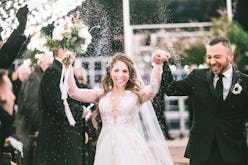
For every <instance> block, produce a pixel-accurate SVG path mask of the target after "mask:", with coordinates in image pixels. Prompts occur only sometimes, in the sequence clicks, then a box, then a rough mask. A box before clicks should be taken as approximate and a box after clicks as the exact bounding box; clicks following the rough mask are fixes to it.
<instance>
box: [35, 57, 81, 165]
mask: <svg viewBox="0 0 248 165" xmlns="http://www.w3.org/2000/svg"><path fill="white" fill-rule="evenodd" d="M61 72H62V64H61V63H60V62H59V61H57V60H54V62H53V64H52V66H51V67H49V68H48V69H47V70H46V72H45V74H44V76H43V77H42V80H41V85H40V98H41V100H40V126H39V136H38V148H37V159H36V164H37V165H81V164H82V144H83V142H84V132H83V127H82V125H81V124H82V119H81V115H82V111H81V107H80V105H79V104H78V105H76V103H75V102H74V103H72V102H71V101H70V100H69V101H68V103H69V105H70V109H71V111H72V113H73V116H74V119H75V120H76V125H75V126H74V127H73V126H70V125H69V122H68V120H67V117H66V114H65V109H64V104H63V101H62V99H61V92H60V88H59V83H60V77H61Z"/></svg>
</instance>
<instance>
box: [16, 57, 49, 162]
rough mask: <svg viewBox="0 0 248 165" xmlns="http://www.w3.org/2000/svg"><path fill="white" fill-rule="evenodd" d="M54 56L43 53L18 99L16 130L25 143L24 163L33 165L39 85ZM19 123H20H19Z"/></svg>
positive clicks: (24, 83) (37, 123)
mask: <svg viewBox="0 0 248 165" xmlns="http://www.w3.org/2000/svg"><path fill="white" fill-rule="evenodd" d="M52 62H53V56H52V55H50V54H43V55H41V57H40V58H39V59H38V61H37V65H36V66H35V67H34V71H33V72H32V73H31V74H30V75H29V76H28V78H27V80H25V81H24V82H23V83H22V86H21V89H20V92H19V97H18V101H17V103H18V104H17V105H18V112H17V114H16V132H17V135H19V136H20V140H21V141H22V142H23V145H24V150H23V152H24V158H23V164H24V165H33V160H34V158H35V154H34V153H35V144H36V137H37V134H38V125H39V113H40V110H39V89H40V88H39V86H40V82H41V79H42V77H43V75H44V73H45V71H46V69H47V68H48V67H49V66H50V65H51V64H52ZM17 123H18V124H17Z"/></svg>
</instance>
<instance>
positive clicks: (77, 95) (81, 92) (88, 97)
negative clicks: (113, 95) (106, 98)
mask: <svg viewBox="0 0 248 165" xmlns="http://www.w3.org/2000/svg"><path fill="white" fill-rule="evenodd" d="M68 69H69V76H68V93H69V96H70V97H71V98H73V99H75V100H78V101H82V102H95V101H96V100H97V98H98V96H99V95H100V94H101V91H100V90H95V89H85V88H78V87H77V85H76V81H75V78H74V73H73V67H72V66H71V65H70V66H69V68H68Z"/></svg>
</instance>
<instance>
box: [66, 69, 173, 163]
mask: <svg viewBox="0 0 248 165" xmlns="http://www.w3.org/2000/svg"><path fill="white" fill-rule="evenodd" d="M71 71H72V70H71ZM161 74H162V66H159V65H155V66H153V70H152V74H151V81H150V84H149V85H147V86H144V87H143V88H142V90H141V91H139V95H140V96H141V97H142V98H141V102H142V103H141V102H140V100H139V97H138V96H137V95H136V94H135V93H133V92H132V91H130V90H125V93H124V95H123V96H122V98H120V99H117V100H118V102H116V100H115V99H112V98H111V91H110V92H109V93H107V94H106V95H105V96H103V97H101V98H100V100H99V104H98V105H99V106H98V107H99V111H100V115H101V120H102V128H101V133H100V135H99V138H98V141H97V146H96V154H95V161H94V165H173V161H172V158H171V156H170V152H169V150H168V146H167V143H166V140H165V138H164V136H163V133H162V131H161V128H160V126H159V124H158V120H157V117H156V115H155V112H154V109H153V107H152V104H151V102H150V100H151V99H152V98H153V97H154V96H155V95H156V93H157V91H158V89H159V86H160V81H161ZM70 76H71V77H70V78H69V79H68V80H69V85H70V90H69V91H70V96H71V97H72V98H74V99H77V100H79V101H84V102H95V101H96V100H98V99H99V96H100V95H101V94H103V91H102V90H94V89H83V88H81V89H78V88H77V87H76V85H75V80H74V78H73V74H70ZM140 80H141V78H140Z"/></svg>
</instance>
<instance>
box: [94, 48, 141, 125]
mask: <svg viewBox="0 0 248 165" xmlns="http://www.w3.org/2000/svg"><path fill="white" fill-rule="evenodd" d="M117 61H121V62H123V63H125V64H126V65H127V67H128V71H129V80H128V82H127V84H126V87H125V90H130V91H132V92H133V93H135V94H136V95H137V96H138V98H139V101H141V97H140V95H139V94H138V92H139V90H140V82H139V81H138V79H137V72H136V70H135V67H134V63H133V61H132V60H131V59H130V58H129V57H128V56H127V55H126V54H124V53H120V52H118V53H116V54H114V56H113V57H112V59H111V60H110V61H109V63H108V64H107V66H106V73H105V75H104V77H103V79H102V82H101V84H102V87H103V90H104V92H103V94H102V95H100V96H99V98H98V100H97V102H99V100H100V99H101V98H102V97H104V96H105V95H106V94H107V93H108V92H110V91H111V89H112V88H113V81H112V78H111V76H110V72H111V70H112V68H113V66H114V64H115V63H116V62H117ZM98 115H99V107H98V106H97V108H96V110H95V111H94V112H93V117H92V123H93V126H94V127H95V128H96V129H97V128H98V124H97V121H96V118H97V116H98Z"/></svg>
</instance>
